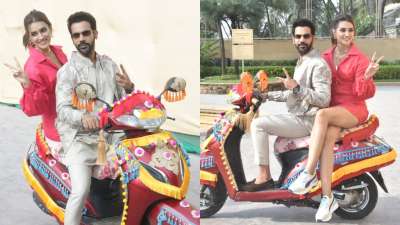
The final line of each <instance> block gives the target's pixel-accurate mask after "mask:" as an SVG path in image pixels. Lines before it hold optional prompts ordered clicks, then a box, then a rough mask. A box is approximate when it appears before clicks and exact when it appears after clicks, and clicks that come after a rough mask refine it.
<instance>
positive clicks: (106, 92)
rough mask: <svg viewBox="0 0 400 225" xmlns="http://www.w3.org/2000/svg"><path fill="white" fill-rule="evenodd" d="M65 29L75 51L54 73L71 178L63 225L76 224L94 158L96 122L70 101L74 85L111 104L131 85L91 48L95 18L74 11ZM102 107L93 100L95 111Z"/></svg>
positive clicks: (128, 89)
mask: <svg viewBox="0 0 400 225" xmlns="http://www.w3.org/2000/svg"><path fill="white" fill-rule="evenodd" d="M68 30H69V32H70V34H71V38H72V42H73V44H74V45H75V47H76V49H77V50H78V51H77V52H76V51H74V52H72V55H71V58H70V61H69V62H68V63H66V64H65V65H64V66H63V67H62V68H60V70H59V71H58V73H57V86H56V101H57V129H58V132H59V133H60V136H61V142H62V144H63V148H64V152H65V164H66V165H67V167H68V170H69V175H70V178H71V186H72V191H71V194H70V196H69V198H68V202H67V206H66V209H65V219H64V224H65V225H79V224H80V221H81V217H82V214H81V212H82V209H83V206H84V202H85V200H86V198H87V196H88V193H89V190H90V182H91V176H92V168H93V166H95V162H96V158H97V143H98V138H99V136H98V128H99V121H98V118H97V116H96V114H95V113H90V112H88V111H87V110H85V109H78V108H77V107H76V106H75V105H74V104H73V102H72V96H73V95H75V92H74V88H75V86H76V85H77V84H78V83H79V82H88V83H90V84H92V85H93V86H94V87H95V89H96V94H97V96H98V97H99V98H101V99H103V100H105V101H106V102H108V103H110V104H111V103H113V101H115V100H116V99H119V98H120V97H121V96H122V95H125V93H126V92H130V91H132V90H133V88H134V85H133V83H132V82H131V81H130V79H129V76H128V75H127V74H126V72H125V70H124V69H123V68H122V66H121V69H122V74H121V73H119V72H118V71H119V70H118V66H117V65H116V64H115V63H114V62H113V61H112V60H111V59H110V58H108V57H107V56H104V55H99V54H97V53H96V51H95V39H97V36H98V32H97V28H96V20H95V18H94V17H93V16H92V15H91V14H89V13H87V12H76V13H74V14H72V15H71V16H70V17H69V18H68ZM101 107H103V103H101V102H96V103H95V107H94V108H95V110H93V112H96V111H98V109H100V108H101Z"/></svg>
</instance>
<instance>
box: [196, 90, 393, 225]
mask: <svg viewBox="0 0 400 225" xmlns="http://www.w3.org/2000/svg"><path fill="white" fill-rule="evenodd" d="M200 103H201V105H213V104H214V105H216V106H217V107H218V108H221V107H225V106H228V104H227V103H225V96H211V95H201V102H200ZM399 105H400V87H386V86H383V87H382V86H379V87H378V91H377V92H376V95H375V97H374V98H373V99H371V100H369V101H368V107H369V109H370V112H371V113H374V114H376V115H377V116H378V117H379V119H380V127H379V128H378V130H377V135H378V136H381V137H384V138H385V140H386V141H387V142H388V143H389V144H391V145H392V146H393V147H394V148H396V149H400V106H399ZM285 111H286V107H285V106H284V105H283V104H282V103H274V102H267V103H266V104H264V105H263V106H262V108H261V114H279V113H282V112H285ZM270 143H271V144H270V145H272V143H273V140H270ZM242 148H243V150H242V158H243V159H244V167H245V173H246V177H247V179H248V180H249V179H250V178H252V177H254V176H255V175H256V171H257V167H256V166H254V165H253V162H254V161H253V150H252V146H251V141H250V139H249V136H248V135H246V136H245V137H244V139H243V140H242ZM270 149H272V147H270ZM270 159H271V169H272V175H273V177H274V178H275V179H276V178H277V177H278V176H279V173H280V167H279V164H278V162H277V161H276V160H275V157H274V156H273V155H272V154H271V155H270ZM381 171H382V173H383V177H384V179H385V182H386V185H387V187H388V189H389V193H388V194H386V193H384V192H383V191H382V189H380V188H379V200H378V203H377V206H376V208H375V209H374V211H373V212H372V213H371V214H370V215H369V216H368V217H366V218H364V219H363V220H359V221H348V220H343V219H341V218H340V217H338V216H336V215H334V216H333V219H332V221H331V222H330V224H340V225H344V224H346V225H347V224H371V225H378V224H379V225H389V224H390V225H398V224H400V222H399V221H400V214H399V212H400V183H399V177H400V163H399V162H398V161H397V162H395V163H394V164H392V165H391V166H389V167H386V168H383V169H382V170H381ZM315 213H316V210H315V209H311V208H286V207H285V206H281V205H273V204H272V203H253V202H233V201H232V200H230V199H228V200H227V202H226V203H225V205H224V206H223V208H222V209H221V210H220V211H219V212H218V213H217V214H215V215H214V216H213V217H211V218H208V219H202V220H201V224H202V225H221V224H232V225H261V224H274V225H275V224H280V225H282V224H291V225H305V224H315V222H314V215H315Z"/></svg>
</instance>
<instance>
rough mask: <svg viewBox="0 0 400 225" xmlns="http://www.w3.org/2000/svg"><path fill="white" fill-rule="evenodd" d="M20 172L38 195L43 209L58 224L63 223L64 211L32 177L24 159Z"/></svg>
mask: <svg viewBox="0 0 400 225" xmlns="http://www.w3.org/2000/svg"><path fill="white" fill-rule="evenodd" d="M22 170H23V173H24V176H25V180H26V181H27V182H28V184H29V186H31V188H32V189H33V190H34V191H35V192H36V193H37V194H38V197H39V198H40V200H41V201H42V202H43V204H44V205H45V207H46V208H47V209H48V210H49V211H50V212H51V213H52V214H53V216H54V217H55V218H56V219H57V221H58V222H60V223H61V222H62V221H64V209H62V208H61V207H59V206H58V205H57V204H56V203H55V202H54V201H53V199H52V198H51V197H50V196H49V195H48V194H47V192H46V190H45V189H44V188H43V186H42V185H41V184H40V182H39V181H38V180H37V179H36V177H35V176H34V175H33V173H32V171H31V170H30V168H29V165H28V161H27V159H24V161H23V164H22Z"/></svg>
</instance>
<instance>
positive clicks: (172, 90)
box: [159, 77, 186, 102]
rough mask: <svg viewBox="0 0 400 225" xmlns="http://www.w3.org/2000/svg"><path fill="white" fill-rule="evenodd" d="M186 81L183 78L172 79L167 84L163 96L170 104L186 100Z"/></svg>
mask: <svg viewBox="0 0 400 225" xmlns="http://www.w3.org/2000/svg"><path fill="white" fill-rule="evenodd" d="M185 88H186V81H185V80H184V79H183V78H181V77H171V78H170V79H169V80H168V81H167V83H166V84H165V87H164V90H163V92H161V94H160V96H159V99H161V95H163V96H164V98H165V100H167V101H168V102H177V101H180V100H182V99H184V98H185V96H186V91H185Z"/></svg>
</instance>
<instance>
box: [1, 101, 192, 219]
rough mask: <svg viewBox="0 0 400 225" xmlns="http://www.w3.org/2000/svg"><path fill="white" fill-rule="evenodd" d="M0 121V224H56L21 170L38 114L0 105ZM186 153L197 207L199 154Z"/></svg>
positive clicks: (190, 199)
mask: <svg viewBox="0 0 400 225" xmlns="http://www.w3.org/2000/svg"><path fill="white" fill-rule="evenodd" d="M0 121H1V122H0V132H1V136H0V154H1V156H0V160H1V162H0V171H1V172H0V225H55V224H57V223H56V221H55V219H53V218H52V217H50V216H47V215H45V214H44V213H42V212H41V211H40V209H39V208H37V207H36V205H35V204H34V203H33V201H32V198H31V193H32V191H31V189H30V187H29V186H28V185H27V184H26V183H25V180H24V177H23V174H22V159H23V158H24V156H25V152H26V150H27V148H28V146H29V145H30V144H31V142H32V141H33V139H34V131H35V127H36V125H37V124H38V123H39V121H40V118H28V117H26V116H25V115H24V114H23V113H22V112H21V110H19V109H16V108H12V107H8V106H4V105H0ZM190 157H191V164H192V166H191V171H192V179H191V184H190V190H189V192H188V199H189V201H190V202H191V203H192V205H194V206H195V207H196V208H199V182H198V180H199V173H198V170H199V156H198V155H193V154H191V155H190Z"/></svg>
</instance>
